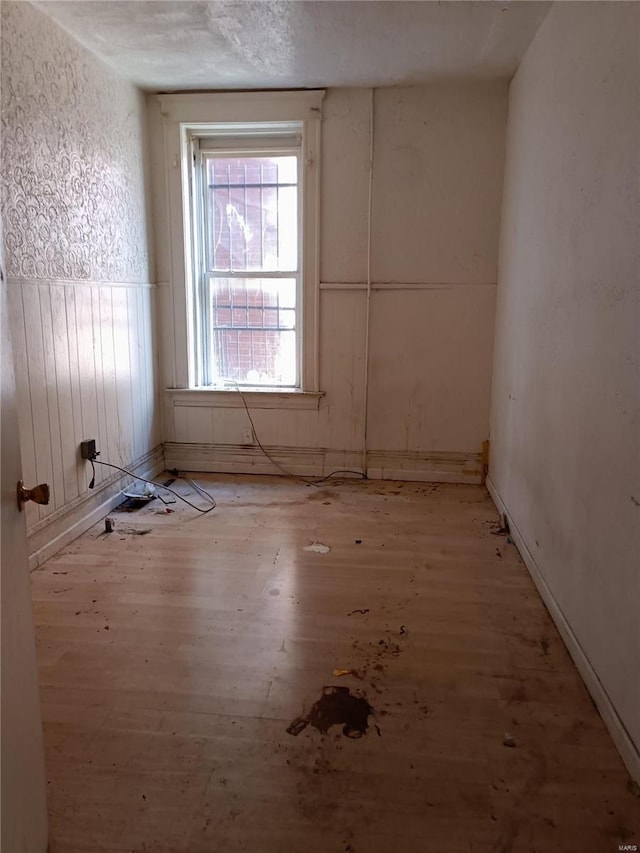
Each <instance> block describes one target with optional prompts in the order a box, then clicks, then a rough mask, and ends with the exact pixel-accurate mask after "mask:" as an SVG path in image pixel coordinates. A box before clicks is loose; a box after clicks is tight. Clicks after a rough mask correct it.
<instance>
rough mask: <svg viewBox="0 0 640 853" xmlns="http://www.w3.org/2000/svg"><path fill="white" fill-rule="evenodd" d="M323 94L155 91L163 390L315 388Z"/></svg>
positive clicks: (288, 391) (294, 392)
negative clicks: (163, 213)
mask: <svg viewBox="0 0 640 853" xmlns="http://www.w3.org/2000/svg"><path fill="white" fill-rule="evenodd" d="M323 96H324V92H323V91H321V90H317V91H299V92H251V93H248V92H247V93H238V92H227V93H216V94H199V93H193V94H183V95H160V96H158V101H159V107H160V113H161V115H162V119H163V124H164V153H165V163H166V177H167V212H168V225H169V236H170V246H168V247H167V248H168V251H167V254H166V257H167V261H168V267H167V271H168V275H169V281H168V282H167V284H168V286H169V288H170V290H169V291H168V292H167V298H169V299H170V304H171V313H170V315H169V316H170V322H171V326H170V327H168V328H170V329H171V330H172V332H173V334H174V336H175V352H173V353H172V358H171V364H170V365H169V370H168V373H170V374H171V378H170V381H169V383H168V385H169V387H170V388H172V389H184V390H185V391H186V392H189V391H190V389H193V391H194V392H195V391H198V392H200V391H203V390H205V389H209V393H210V394H213V393H217V392H218V391H220V392H224V391H234V390H235V389H236V387H237V386H238V385H239V386H240V387H243V388H244V389H245V390H251V389H256V391H261V392H269V391H273V392H277V393H278V394H279V399H281V398H283V395H284V396H287V395H288V397H289V398H290V401H291V403H292V405H293V397H295V396H297V397H298V398H300V397H301V396H304V395H301V394H300V392H309V393H310V394H312V395H315V396H317V395H318V394H319V387H318V353H317V348H318V302H319V260H318V248H319V247H318V221H319V214H318V210H319V165H320V123H321V104H322V98H323ZM203 399H204V398H203ZM212 399H213V398H212ZM300 403H301V405H302V400H301V401H300ZM295 407H298V406H297V405H296V406H295Z"/></svg>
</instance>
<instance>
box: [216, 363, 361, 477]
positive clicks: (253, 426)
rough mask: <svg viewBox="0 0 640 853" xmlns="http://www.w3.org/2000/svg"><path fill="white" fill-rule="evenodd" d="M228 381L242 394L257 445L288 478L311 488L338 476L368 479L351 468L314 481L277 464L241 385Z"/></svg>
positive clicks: (341, 469) (333, 472)
mask: <svg viewBox="0 0 640 853" xmlns="http://www.w3.org/2000/svg"><path fill="white" fill-rule="evenodd" d="M228 381H229V382H231V383H232V384H233V385H235V388H236V391H237V392H238V394H240V398H241V400H242V404H243V405H244V408H245V411H246V413H247V417H248V418H249V423H250V424H251V432H252V434H253V438H254V440H255V442H256V444H257V445H258V447H259V448H260V450H261V451H262V452H263V453H264V455H265V456H266V457H267V459H268V460H269V462H271V464H272V465H275V466H276V468H277V469H278V470H279V471H282V473H283V474H286V476H287V477H294V478H296V479H298V480H302V482H303V483H305V484H307V485H311V486H319V485H320V483H324V482H325V481H326V480H330V479H331V478H332V477H335V475H336V474H355V476H357V477H360V479H362V480H365V479H366V475H365V474H364V472H363V471H353V470H351V469H349V468H340V469H338V470H337V471H332V472H331V473H330V474H327V476H326V477H321V478H320V479H319V480H314V479H313V478H312V477H308V476H305V475H304V474H294V473H293V471H288V470H287V469H286V468H284V467H283V466H282V465H281V464H280V463H279V462H277V461H276V460H275V459H274V458H273V456H271V454H270V453H268V452H267V451H266V450H265V448H264V446H263V444H262V442H261V441H260V439H259V437H258V432H257V430H256V425H255V424H254V422H253V418H252V417H251V412H250V410H249V405H248V403H247V400H246V398H245V396H244V394H243V393H242V389H241V388H240V384H239V383H238V382H235V381H234V380H233V379H230V380H228Z"/></svg>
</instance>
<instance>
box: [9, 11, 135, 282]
mask: <svg viewBox="0 0 640 853" xmlns="http://www.w3.org/2000/svg"><path fill="white" fill-rule="evenodd" d="M144 116H145V107H144V99H143V96H142V95H141V93H140V92H138V91H137V90H136V89H135V88H134V87H133V86H131V85H129V84H128V83H126V82H124V81H123V80H120V79H119V78H118V77H116V76H115V75H114V74H113V72H112V71H111V70H109V69H108V68H107V67H106V66H105V65H103V64H102V63H100V62H99V61H98V60H97V59H95V58H94V57H93V56H92V55H91V54H90V53H88V52H87V51H86V50H85V49H84V48H83V47H82V46H81V45H80V44H78V43H77V42H76V41H74V40H73V39H72V38H71V37H70V36H68V35H67V34H66V33H65V32H64V31H62V30H61V29H60V28H59V27H58V26H57V25H56V24H54V23H53V22H52V21H51V20H50V19H49V18H47V17H46V16H45V15H44V14H43V13H42V12H40V11H38V10H36V9H34V8H33V7H32V6H30V5H29V4H28V3H24V2H3V3H2V197H1V205H2V207H1V210H2V220H3V226H4V240H5V250H6V263H7V273H8V275H9V276H14V277H22V278H44V279H47V278H57V279H91V280H98V281H128V282H129V281H130V282H140V281H147V280H148V278H149V257H148V245H147V224H146V213H145V190H144V171H143V151H144V147H143V146H144V121H145V118H144Z"/></svg>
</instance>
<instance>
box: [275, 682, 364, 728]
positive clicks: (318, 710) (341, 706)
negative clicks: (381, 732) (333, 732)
mask: <svg viewBox="0 0 640 853" xmlns="http://www.w3.org/2000/svg"><path fill="white" fill-rule="evenodd" d="M373 713H374V711H373V708H372V707H371V705H370V704H369V703H368V701H367V697H366V696H365V695H364V694H362V695H354V694H352V693H351V691H350V689H349V688H348V687H333V686H329V687H323V688H322V695H321V696H320V698H319V699H318V701H317V702H315V703H314V704H313V706H312V708H311V710H310V711H309V713H308V714H307V715H306V717H296V719H295V720H292V722H291V723H290V724H289V726H288V727H287V733H288V734H290V735H293V736H294V737H297V736H298V735H299V734H300V732H302V731H304V729H305V728H306V727H307V726H308V725H311V726H313V727H314V728H315V729H317V730H318V731H319V732H322V734H326V733H327V732H328V731H329V729H330V728H331V726H337V725H341V726H342V734H343V735H344V736H345V737H348V738H359V737H362V735H364V734H366V733H367V728H368V727H369V715H370V714H373Z"/></svg>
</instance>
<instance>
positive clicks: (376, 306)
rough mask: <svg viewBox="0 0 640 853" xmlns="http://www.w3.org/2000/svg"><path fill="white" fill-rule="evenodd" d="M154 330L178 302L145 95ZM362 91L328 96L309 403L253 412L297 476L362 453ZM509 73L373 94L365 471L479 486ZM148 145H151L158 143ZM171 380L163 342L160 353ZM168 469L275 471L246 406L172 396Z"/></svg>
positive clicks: (349, 462) (365, 171)
mask: <svg viewBox="0 0 640 853" xmlns="http://www.w3.org/2000/svg"><path fill="white" fill-rule="evenodd" d="M149 103H150V117H151V142H152V159H153V163H154V189H155V204H156V211H157V218H156V221H157V225H158V231H157V234H156V242H157V245H158V280H159V282H160V283H161V291H162V294H161V311H160V313H161V319H160V323H161V335H162V337H163V339H164V340H171V339H172V335H173V330H172V322H173V317H172V310H171V306H172V297H171V286H172V285H171V273H170V263H169V255H168V253H169V246H170V243H169V239H168V231H167V225H166V221H167V216H166V201H165V197H164V181H165V177H164V175H165V168H164V165H163V151H162V148H161V140H162V132H161V119H160V114H159V108H158V105H157V102H156V101H155V99H153V98H151V99H150V102H149ZM370 105H371V90H370V89H331V90H329V91H328V92H327V95H326V97H325V99H324V102H323V122H322V124H323V130H322V172H321V182H322V189H321V229H320V255H321V260H320V342H319V353H320V359H319V362H320V367H319V369H320V387H321V390H322V391H323V392H325V394H324V397H323V398H322V399H321V401H320V405H319V408H318V409H317V411H308V410H305V411H298V410H295V411H290V410H283V409H278V408H273V409H257V410H256V411H255V415H254V418H255V421H256V426H257V428H258V432H259V435H260V438H261V440H262V442H263V444H265V445H267V446H269V447H271V448H272V449H274V450H276V451H277V452H278V458H279V459H280V460H281V461H282V462H283V463H284V464H285V465H287V466H288V467H291V468H294V469H295V470H297V471H299V472H303V471H304V472H306V473H318V474H319V473H327V472H328V471H330V470H331V469H332V468H334V467H342V466H348V467H356V468H359V467H360V465H361V464H362V448H363V432H364V401H365V388H364V375H365V369H364V357H365V337H366V280H367V245H368V243H367V233H368V193H369V183H368V182H369V150H370ZM506 106H507V84H506V83H486V82H485V83H472V82H469V83H456V84H451V83H447V84H444V83H438V84H433V85H429V86H423V87H416V88H389V89H376V90H375V93H374V113H375V134H374V149H375V153H374V171H373V211H372V214H373V215H372V258H371V276H372V285H373V292H372V297H371V320H370V339H369V345H370V359H369V387H368V427H367V431H368V442H367V445H368V451H369V457H368V464H369V473H370V475H372V476H394V475H398V476H404V477H407V478H410V477H414V476H415V477H419V478H421V479H442V480H457V481H476V482H478V481H479V479H480V474H481V464H480V453H481V447H482V442H483V440H485V439H486V438H487V437H488V424H489V396H490V382H491V361H492V349H493V320H494V311H495V291H496V282H497V251H498V232H499V220H500V201H501V197H502V174H503V163H504V135H505V126H506ZM154 140H155V141H156V144H155V145H154ZM163 374H164V377H165V384H166V386H167V387H171V386H172V381H173V375H174V370H173V365H172V354H171V350H170V348H167V350H166V353H165V356H164V360H163ZM166 403H167V404H166V407H165V422H164V438H165V439H166V440H167V445H166V454H167V461H168V464H176V465H178V466H179V467H191V468H199V469H201V470H260V471H272V470H273V468H272V467H271V466H270V463H268V462H267V461H266V460H264V458H263V457H262V455H261V454H260V452H259V450H258V448H257V447H255V446H247V445H252V439H251V433H250V430H249V428H248V423H247V419H246V414H245V413H244V412H243V411H242V410H241V409H237V408H236V409H216V408H215V406H209V405H205V404H201V405H197V406H196V405H190V404H188V403H186V402H185V400H184V399H181V400H180V401H179V402H178V403H176V398H175V395H167V399H166Z"/></svg>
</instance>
